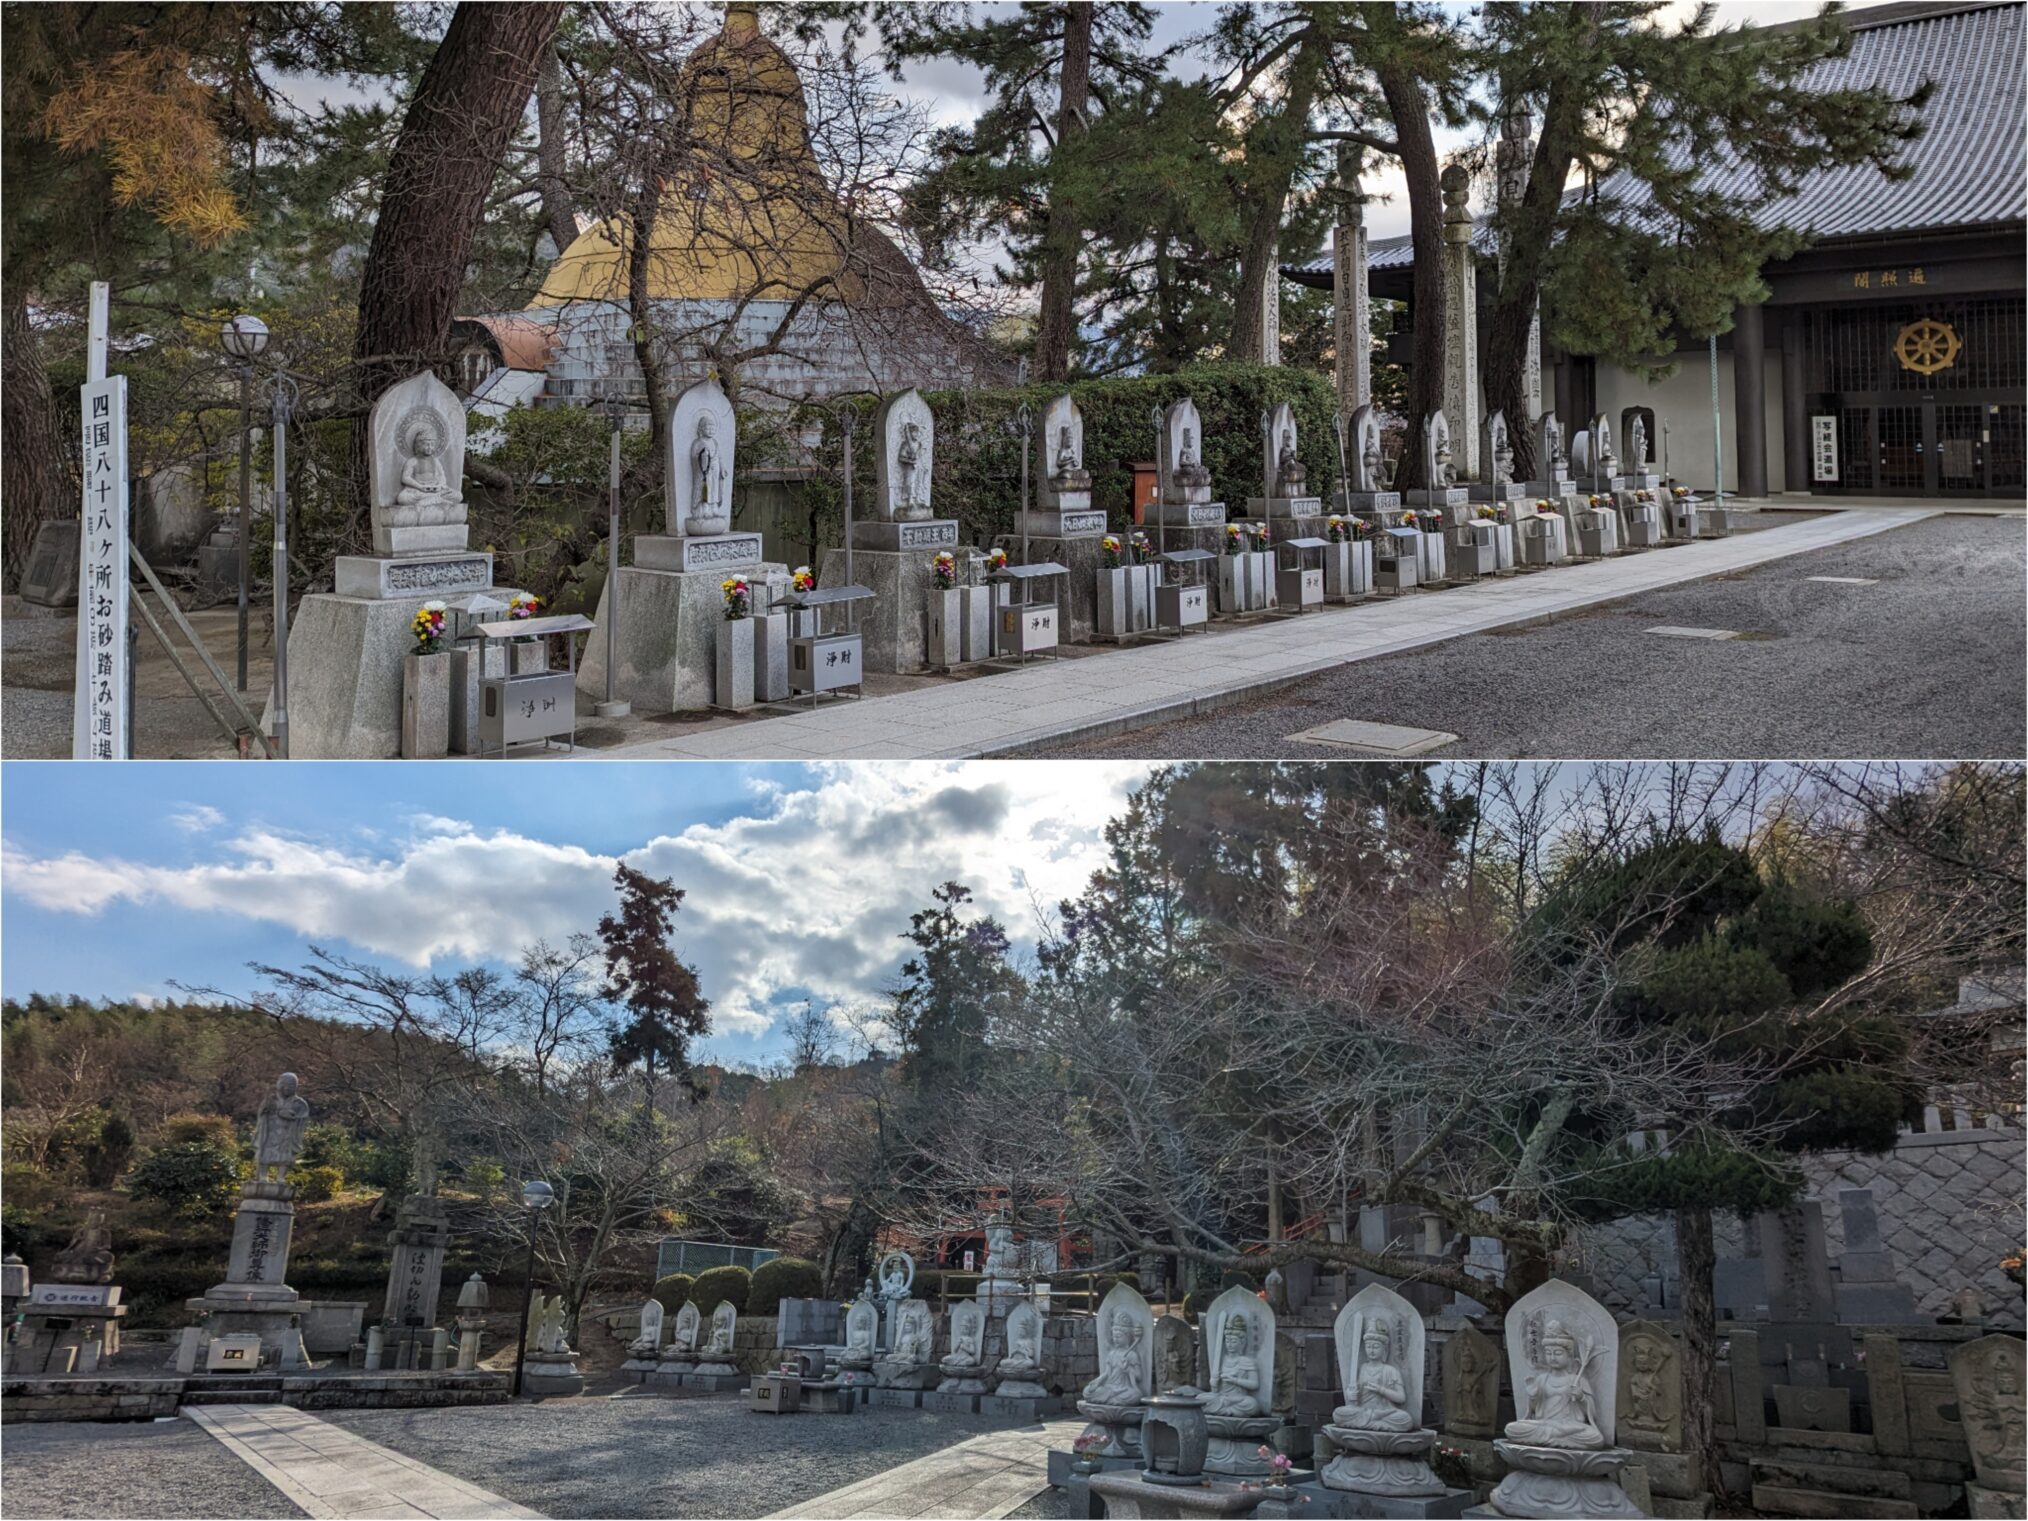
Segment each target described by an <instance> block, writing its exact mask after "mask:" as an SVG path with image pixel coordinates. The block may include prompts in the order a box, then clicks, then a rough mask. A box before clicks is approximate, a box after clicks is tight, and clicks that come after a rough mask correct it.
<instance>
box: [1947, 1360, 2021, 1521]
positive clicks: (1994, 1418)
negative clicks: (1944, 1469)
mask: <svg viewBox="0 0 2028 1521" xmlns="http://www.w3.org/2000/svg"><path fill="white" fill-rule="evenodd" d="M1950 1363H1951V1384H1952V1387H1953V1388H1954V1389H1955V1390H1956V1392H1957V1396H1958V1415H1959V1418H1960V1419H1961V1420H1962V1421H1963V1422H1964V1426H1965V1442H1966V1444H1967V1445H1968V1446H1969V1447H1970V1448H1971V1450H1972V1470H1973V1473H1974V1474H1975V1476H1976V1482H1974V1483H1971V1484H1967V1485H1966V1486H1965V1499H1966V1501H1967V1504H1968V1505H1969V1507H1970V1512H1971V1514H1972V1515H1973V1516H2018V1515H2020V1514H2022V1511H2023V1508H2024V1504H2028V1501H2024V1498H2023V1497H2024V1496H2028V1466H2024V1465H2028V1417H2024V1415H2023V1408H2024V1403H2028V1376H2024V1368H2023V1358H2022V1343H2021V1338H2020V1337H2018V1336H1981V1337H1980V1338H1979V1339H1978V1340H1977V1341H1972V1342H1966V1343H1965V1344H1964V1345H1963V1346H1960V1347H1957V1348H1954V1349H1953V1350H1952V1352H1951V1358H1950Z"/></svg>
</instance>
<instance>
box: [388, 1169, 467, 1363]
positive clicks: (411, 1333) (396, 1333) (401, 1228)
mask: <svg viewBox="0 0 2028 1521" xmlns="http://www.w3.org/2000/svg"><path fill="white" fill-rule="evenodd" d="M387 1243H388V1245H389V1246H391V1247H392V1248H393V1249H394V1260H393V1261H392V1262H391V1263H389V1265H388V1270H387V1296H386V1298H385V1299H384V1300H383V1301H382V1304H383V1309H382V1311H381V1323H382V1324H383V1325H384V1326H385V1327H386V1328H387V1330H386V1342H385V1346H386V1347H388V1348H389V1349H391V1350H392V1356H391V1357H389V1360H388V1366H392V1367H394V1368H404V1369H414V1368H421V1367H422V1366H423V1351H422V1349H423V1346H424V1344H425V1343H426V1342H427V1341H428V1340H429V1335H430V1332H431V1330H432V1329H433V1328H434V1327H435V1326H436V1323H437V1296H438V1294H439V1293H440V1292H441V1291H442V1289H443V1282H444V1253H445V1252H446V1251H447V1250H448V1249H449V1247H450V1243H451V1222H450V1215H449V1212H448V1210H447V1208H446V1206H445V1204H444V1201H443V1200H441V1199H439V1198H437V1197H435V1196H434V1195H428V1196H424V1195H419V1194H411V1195H409V1196H408V1197H407V1198H406V1199H403V1200H402V1201H401V1206H400V1208H399V1209H397V1210H396V1211H395V1217H394V1229H393V1230H392V1231H390V1232H388V1236H387Z"/></svg>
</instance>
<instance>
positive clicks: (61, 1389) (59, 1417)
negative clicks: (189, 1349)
mask: <svg viewBox="0 0 2028 1521" xmlns="http://www.w3.org/2000/svg"><path fill="white" fill-rule="evenodd" d="M182 1402H183V1380H182V1379H180V1378H9V1379H5V1380H0V1421H4V1422H7V1423H9V1424H12V1423H13V1422H15V1421H152V1420H154V1419H155V1418H156V1417H158V1416H164V1415H174V1414H175V1413H176V1407H177V1406H178V1405H180V1404H181V1403H182Z"/></svg>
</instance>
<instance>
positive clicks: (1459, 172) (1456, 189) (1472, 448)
mask: <svg viewBox="0 0 2028 1521" xmlns="http://www.w3.org/2000/svg"><path fill="white" fill-rule="evenodd" d="M1438 184H1439V188H1440V190H1441V192H1442V194H1443V200H1444V255H1443V257H1444V405H1443V410H1444V415H1445V417H1447V418H1448V419H1449V420H1450V423H1451V426H1453V427H1454V428H1456V429H1457V436H1458V441H1459V452H1458V461H1457V466H1458V478H1459V479H1461V480H1470V479H1472V478H1473V477H1475V476H1477V475H1478V473H1479V458H1478V456H1479V272H1478V266H1477V265H1476V264H1474V263H1473V262H1472V207H1471V192H1472V177H1471V175H1470V174H1469V173H1467V172H1466V170H1465V166H1464V165H1462V164H1451V165H1449V166H1448V167H1447V168H1446V169H1445V170H1444V172H1443V174H1442V175H1441V176H1439V179H1438Z"/></svg>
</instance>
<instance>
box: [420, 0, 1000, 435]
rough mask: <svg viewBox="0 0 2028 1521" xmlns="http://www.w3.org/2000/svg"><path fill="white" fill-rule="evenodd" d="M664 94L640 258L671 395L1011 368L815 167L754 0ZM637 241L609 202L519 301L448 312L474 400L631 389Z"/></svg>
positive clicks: (938, 380)
mask: <svg viewBox="0 0 2028 1521" xmlns="http://www.w3.org/2000/svg"><path fill="white" fill-rule="evenodd" d="M675 93H676V96H677V100H676V105H677V108H678V109H679V110H681V111H683V112H685V113H686V114H687V116H688V122H687V126H688V131H686V132H683V133H680V134H676V137H677V140H678V141H680V143H681V144H682V146H681V149H680V151H679V152H678V153H677V155H676V156H675V158H674V160H673V161H672V162H671V163H670V164H669V165H668V166H667V167H666V169H665V172H664V173H663V176H662V182H661V196H660V201H659V205H658V207H657V208H656V211H655V215H654V220H653V222H652V224H651V226H650V227H649V230H648V233H647V239H648V253H647V257H646V258H645V259H643V260H641V261H640V264H641V269H640V279H641V281H642V285H643V287H644V290H645V294H646V297H647V300H648V301H649V302H650V303H651V310H652V312H653V315H654V323H655V329H656V332H657V341H658V343H659V344H660V346H661V357H662V358H663V362H664V364H665V365H666V372H665V373H666V377H667V386H666V394H667V395H668V396H671V397H673V396H674V395H675V394H676V393H677V392H679V391H680V390H682V388H683V387H684V386H685V385H687V384H688V383H689V382H690V381H692V380H695V379H699V378H701V377H703V376H704V375H706V374H707V373H713V372H716V373H718V374H719V376H720V378H721V379H722V381H723V382H724V383H725V384H726V386H727V388H728V389H729V390H732V391H734V392H735V393H736V394H737V395H738V396H739V398H740V400H741V404H742V405H768V404H770V403H777V404H787V403H789V402H793V401H796V400H800V399H803V398H806V397H813V396H814V397H822V396H829V395H835V394H839V393H842V392H851V391H869V390H872V391H889V390H898V389H901V388H904V387H907V386H923V387H935V386H950V385H988V384H998V383H1003V382H1006V381H1011V380H1012V379H1014V377H1015V365H1014V363H1013V362H1012V361H1009V360H1007V359H1004V358H1002V357H1001V356H1000V355H999V354H998V353H997V352H996V351H995V350H993V349H992V348H991V347H990V346H989V345H988V344H986V343H985V342H984V341H982V339H981V338H980V337H979V336H977V335H976V334H974V333H973V332H972V331H971V330H970V329H969V328H967V327H966V326H965V325H964V324H963V323H961V322H959V321H957V320H955V319H954V318H953V317H952V316H951V315H949V314H948V313H947V312H945V311H944V310H943V309H942V308H940V307H939V306H938V305H937V303H936V301H935V300H934V298H933V297H932V296H931V295H930V293H929V291H928V290H927V289H926V288H925V286H924V284H923V281H922V277H921V275H920V274H919V273H918V272H917V271H916V269H915V267H914V266H913V265H912V264H911V263H910V262H909V260H908V258H907V256H906V255H904V254H903V253H902V251H901V250H900V249H899V248H897V247H896V246H895V244H894V243H893V242H892V240H890V239H889V238H888V237H887V236H886V235H885V234H884V233H882V232H881V231H880V230H879V229H878V228H877V227H875V226H873V225H872V224H871V223H870V222H868V221H867V220H866V219H865V218H864V217H863V216H862V215H859V214H857V213H855V211H854V210H853V209H852V208H851V207H850V206H849V205H848V204H846V203H845V202H844V201H843V200H841V198H840V197H839V195H838V194H837V192H836V190H835V189H834V187H833V186H832V185H830V184H829V183H828V182H827V180H826V178H825V175H824V172H823V169H822V167H821V166H820V164H819V163H818V159H817V155H816V153H815V151H814V150H813V148H812V144H811V135H810V124H809V115H808V106H807V103H806V101H805V98H804V92H803V82H802V79H801V77H800V76H799V75H798V74H797V72H796V67H795V65H794V64H793V63H792V62H791V61H790V60H789V57H788V55H787V54H785V53H784V52H783V51H782V49H781V48H779V47H778V46H776V45H775V44H774V43H773V42H771V41H769V40H768V39H767V37H766V36H764V35H763V34H762V31H761V28H760V20H759V14H758V8H757V7H756V6H754V5H752V4H741V3H734V4H729V5H727V7H726V9H725V20H724V24H723V28H722V29H721V30H720V31H719V32H718V33H717V35H715V36H713V37H711V38H710V39H709V40H707V41H706V42H704V43H703V44H702V45H701V46H699V47H698V48H697V50H696V51H695V52H693V53H692V54H691V55H690V57H689V58H688V59H686V60H685V61H684V64H683V68H682V70H681V72H680V74H679V75H678V82H677V88H676V92H675ZM634 239H635V229H634V227H633V225H632V221H631V219H630V218H629V216H628V215H626V214H625V213H624V212H623V213H619V214H616V215H612V216H608V217H605V218H603V219H602V220H600V221H597V222H596V223H593V224H592V225H590V226H588V227H586V228H585V229H584V230H583V231H582V232H580V233H579V235H578V236H577V237H576V238H575V239H574V240H573V241H572V242H571V244H570V246H569V247H568V248H566V249H564V250H563V252H562V253H561V254H560V255H559V256H558V257H557V259H556V261H555V263H554V264H552V265H551V266H550V269H549V271H548V274H547V275H546V276H545V278H544V280H543V282H542V286H541V289H540V290H539V291H538V292H537V293H536V295H535V297H534V299H533V300H531V301H530V302H529V304H528V306H527V308H526V309H525V310H522V311H519V312H508V313H496V314H492V315H488V316H480V317H472V318H466V319H461V320H460V322H459V323H458V325H457V327H456V329H455V330H454V338H455V340H456V341H457V342H458V343H459V344H460V345H461V355H460V370H461V379H462V382H463V389H464V390H465V391H466V393H467V395H468V397H469V398H470V402H471V405H472V407H473V409H474V410H475V411H478V412H499V411H503V410H505V409H506V408H508V407H511V406H514V405H521V404H527V403H531V402H535V401H538V400H548V401H562V400H583V399H588V398H590V397H591V396H592V395H593V394H594V388H595V387H596V385H597V383H598V382H600V381H602V380H606V379H609V378H617V379H619V380H621V381H623V382H624V383H625V384H626V386H627V387H628V389H629V390H630V391H631V392H632V393H633V394H634V395H636V396H637V397H638V396H639V395H640V394H641V391H642V382H641V375H640V368H639V366H638V364H637V363H636V359H635V353H634V346H633V343H632V341H631V339H630V338H629V331H630V328H631V326H632V316H631V307H630V304H629V293H630V282H631V279H632V277H633V274H634V270H633V265H634V263H635V260H634Z"/></svg>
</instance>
